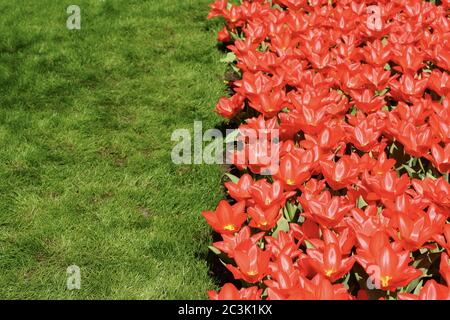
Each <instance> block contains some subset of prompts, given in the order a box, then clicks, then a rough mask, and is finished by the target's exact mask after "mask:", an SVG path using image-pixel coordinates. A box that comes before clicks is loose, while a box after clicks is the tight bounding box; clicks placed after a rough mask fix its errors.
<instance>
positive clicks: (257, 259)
mask: <svg viewBox="0 0 450 320" xmlns="http://www.w3.org/2000/svg"><path fill="white" fill-rule="evenodd" d="M270 255H271V254H270V252H268V251H264V250H262V249H261V248H259V247H258V246H257V245H253V246H251V247H250V248H249V249H248V250H236V251H235V252H234V259H235V261H236V265H237V267H235V266H233V265H231V264H227V265H226V267H227V269H228V270H230V271H231V273H233V276H234V277H235V278H236V279H242V280H244V281H246V282H248V283H256V282H259V281H261V280H262V279H263V278H264V277H265V276H266V275H267V274H268V272H269V269H268V268H269V260H270Z"/></svg>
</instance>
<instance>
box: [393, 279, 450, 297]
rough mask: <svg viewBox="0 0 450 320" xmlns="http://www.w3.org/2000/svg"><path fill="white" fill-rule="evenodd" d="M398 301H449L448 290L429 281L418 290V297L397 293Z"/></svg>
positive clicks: (449, 290)
mask: <svg viewBox="0 0 450 320" xmlns="http://www.w3.org/2000/svg"><path fill="white" fill-rule="evenodd" d="M398 298H399V299H400V300H450V288H448V287H446V286H444V285H442V284H438V283H437V282H436V281H435V280H433V279H431V280H428V281H427V282H426V284H425V285H424V286H423V287H422V289H420V292H419V295H415V294H410V293H399V294H398Z"/></svg>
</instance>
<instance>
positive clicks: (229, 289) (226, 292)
mask: <svg viewBox="0 0 450 320" xmlns="http://www.w3.org/2000/svg"><path fill="white" fill-rule="evenodd" d="M261 293H262V289H259V288H258V287H250V288H242V289H240V290H238V289H237V288H236V287H235V286H234V285H233V284H232V283H225V284H224V285H223V287H222V289H220V290H219V292H215V291H212V290H211V291H208V296H209V298H210V299H211V300H261Z"/></svg>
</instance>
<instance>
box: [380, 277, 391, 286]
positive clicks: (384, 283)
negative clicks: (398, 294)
mask: <svg viewBox="0 0 450 320" xmlns="http://www.w3.org/2000/svg"><path fill="white" fill-rule="evenodd" d="M391 279H392V277H389V276H382V277H381V279H380V280H381V286H382V287H387V286H388V285H389V281H390V280H391Z"/></svg>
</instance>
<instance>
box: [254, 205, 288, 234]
mask: <svg viewBox="0 0 450 320" xmlns="http://www.w3.org/2000/svg"><path fill="white" fill-rule="evenodd" d="M247 212H248V214H249V215H250V218H251V220H250V224H249V226H250V227H253V228H258V229H260V230H270V229H272V228H273V227H275V225H276V224H277V221H278V219H280V217H281V210H280V206H279V204H274V205H272V206H271V207H268V208H265V209H261V208H260V207H258V206H255V207H250V208H248V210H247Z"/></svg>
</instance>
